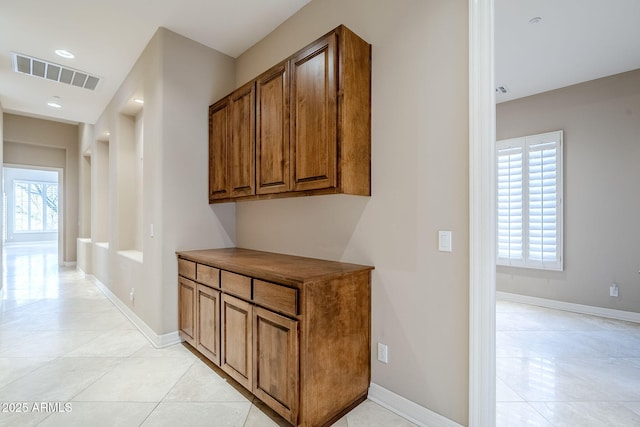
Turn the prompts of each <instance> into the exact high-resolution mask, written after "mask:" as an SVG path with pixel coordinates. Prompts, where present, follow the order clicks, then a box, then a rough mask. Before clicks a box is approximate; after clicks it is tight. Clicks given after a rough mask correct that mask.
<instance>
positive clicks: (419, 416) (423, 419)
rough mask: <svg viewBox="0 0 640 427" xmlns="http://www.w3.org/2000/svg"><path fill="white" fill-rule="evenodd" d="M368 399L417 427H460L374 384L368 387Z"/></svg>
mask: <svg viewBox="0 0 640 427" xmlns="http://www.w3.org/2000/svg"><path fill="white" fill-rule="evenodd" d="M368 398H369V400H371V401H373V402H375V403H377V404H378V405H380V406H382V407H384V408H387V409H388V410H390V411H391V412H395V413H396V414H398V415H400V416H401V417H402V418H406V419H407V420H409V421H411V422H412V423H414V424H417V425H419V426H429V427H461V425H460V424H458V423H456V422H455V421H452V420H450V419H449V418H446V417H443V416H442V415H440V414H437V413H435V412H433V411H431V410H429V409H427V408H425V407H423V406H420V405H418V404H417V403H414V402H412V401H410V400H409V399H406V398H404V397H402V396H400V395H399V394H396V393H394V392H392V391H390V390H387V389H386V388H384V387H382V386H379V385H377V384H375V383H371V385H370V386H369V396H368Z"/></svg>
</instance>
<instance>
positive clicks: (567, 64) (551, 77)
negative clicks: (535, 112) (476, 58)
mask: <svg viewBox="0 0 640 427" xmlns="http://www.w3.org/2000/svg"><path fill="white" fill-rule="evenodd" d="M534 17H540V18H542V21H541V22H539V23H538V24H529V20H530V19H531V18H534ZM639 20H640V0H495V74H496V86H507V87H508V89H509V90H510V92H509V93H507V94H506V95H499V94H496V101H497V102H503V101H507V100H510V99H515V98H521V97H524V96H528V95H532V94H536V93H541V92H546V91H548V90H553V89H558V88H561V87H565V86H569V85H572V84H576V83H580V82H585V81H588V80H593V79H597V78H600V77H605V76H610V75H613V74H618V73H622V72H625V71H630V70H634V69H638V68H640V23H639V22H638V21H639Z"/></svg>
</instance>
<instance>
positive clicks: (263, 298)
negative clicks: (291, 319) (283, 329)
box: [253, 280, 298, 316]
mask: <svg viewBox="0 0 640 427" xmlns="http://www.w3.org/2000/svg"><path fill="white" fill-rule="evenodd" d="M253 300H254V301H255V303H256V304H259V305H262V306H264V307H267V308H270V309H272V310H275V311H279V312H282V313H285V314H289V315H291V316H296V315H298V290H297V289H293V288H288V287H286V286H282V285H276V284H275V283H269V282H263V281H262V280H254V283H253Z"/></svg>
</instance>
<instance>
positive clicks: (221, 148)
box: [209, 98, 229, 203]
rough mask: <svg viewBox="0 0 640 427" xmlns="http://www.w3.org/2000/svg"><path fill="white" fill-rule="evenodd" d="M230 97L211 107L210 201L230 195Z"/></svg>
mask: <svg viewBox="0 0 640 427" xmlns="http://www.w3.org/2000/svg"><path fill="white" fill-rule="evenodd" d="M228 140H229V98H224V99H222V100H220V101H218V102H216V103H215V104H213V105H212V106H211V107H209V203H212V202H213V201H214V200H216V199H225V198H227V197H229V181H228V173H229V171H228V168H227V150H228Z"/></svg>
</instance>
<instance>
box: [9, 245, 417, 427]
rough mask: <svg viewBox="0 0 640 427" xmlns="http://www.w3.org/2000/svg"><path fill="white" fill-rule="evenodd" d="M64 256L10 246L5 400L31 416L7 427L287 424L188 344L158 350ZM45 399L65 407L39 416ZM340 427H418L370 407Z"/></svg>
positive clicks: (15, 415)
mask: <svg viewBox="0 0 640 427" xmlns="http://www.w3.org/2000/svg"><path fill="white" fill-rule="evenodd" d="M57 258H58V255H57V248H56V246H55V245H42V244H39V245H32V246H5V248H4V273H3V274H4V275H3V283H4V288H3V290H2V291H1V292H0V403H2V404H3V405H4V404H6V405H8V404H10V403H11V402H14V403H20V404H25V405H26V407H27V408H29V409H30V410H29V412H28V413H21V412H16V411H15V410H14V411H10V412H2V411H0V426H12V427H14V426H33V425H39V426H65V427H67V426H109V427H111V426H171V427H175V426H189V427H192V426H214V427H216V426H240V427H242V426H244V427H262V426H279V425H282V426H284V425H288V424H286V422H285V421H284V420H282V419H281V418H280V417H278V415H276V414H275V413H273V412H272V411H270V410H269V409H268V408H265V407H264V405H263V404H262V403H261V402H260V401H259V400H257V399H254V398H253V397H252V396H251V395H250V394H249V393H248V392H246V390H244V389H242V388H241V387H240V386H237V385H234V384H233V383H232V382H231V381H227V380H226V379H225V377H224V375H221V374H219V371H216V370H213V369H212V368H211V367H210V365H209V364H208V362H206V361H203V360H201V359H200V358H198V357H197V356H196V355H194V353H192V352H191V351H189V350H188V348H187V347H186V346H183V345H180V344H177V345H174V346H171V347H168V348H163V349H156V348H154V347H153V346H152V345H150V344H149V342H148V341H147V340H146V339H145V338H144V336H143V335H142V334H141V333H140V332H139V331H138V330H137V329H136V328H135V327H134V325H132V324H131V323H130V322H129V320H128V319H127V318H126V317H125V316H124V315H123V314H122V313H121V312H120V311H119V310H118V309H117V308H116V307H115V306H114V305H113V304H112V303H111V302H110V301H109V300H108V299H107V298H106V297H105V296H104V295H103V294H102V293H101V292H100V291H99V290H98V288H97V287H96V286H95V285H94V284H93V283H92V282H90V281H89V280H87V279H85V278H84V277H83V275H82V274H81V273H80V272H78V271H76V270H75V269H74V268H58V266H57V261H58V259H57ZM39 402H50V403H53V404H56V403H59V404H60V408H59V409H61V410H57V411H56V410H53V411H52V410H47V411H38V412H34V411H33V404H34V403H39ZM67 402H70V403H71V405H72V406H71V408H72V410H71V412H69V411H65V410H64V406H63V405H64V404H65V403H67ZM13 409H16V407H15V405H14V407H13ZM335 425H336V426H338V427H356V426H363V427H365V426H366V427H372V426H380V427H388V426H399V427H403V426H413V424H411V423H410V422H408V421H406V420H405V419H403V418H401V417H399V416H397V415H395V414H394V413H392V412H389V411H387V410H386V409H384V408H382V407H381V406H379V405H377V404H375V403H374V402H371V401H365V402H363V403H362V404H360V405H359V406H358V407H357V408H355V409H354V410H352V411H351V412H350V413H349V414H347V415H346V416H345V417H343V418H342V419H340V420H339V421H338V422H337V423H336V424H335Z"/></svg>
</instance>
